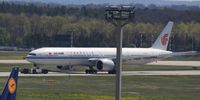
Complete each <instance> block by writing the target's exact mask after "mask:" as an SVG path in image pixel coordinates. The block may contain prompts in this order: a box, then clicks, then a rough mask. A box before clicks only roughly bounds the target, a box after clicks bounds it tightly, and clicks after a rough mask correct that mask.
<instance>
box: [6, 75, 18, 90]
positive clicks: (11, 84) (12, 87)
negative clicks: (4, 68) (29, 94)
mask: <svg viewBox="0 0 200 100" xmlns="http://www.w3.org/2000/svg"><path fill="white" fill-rule="evenodd" d="M16 86H17V84H16V81H15V79H14V78H10V79H9V81H8V90H9V92H10V94H13V93H15V90H16Z"/></svg>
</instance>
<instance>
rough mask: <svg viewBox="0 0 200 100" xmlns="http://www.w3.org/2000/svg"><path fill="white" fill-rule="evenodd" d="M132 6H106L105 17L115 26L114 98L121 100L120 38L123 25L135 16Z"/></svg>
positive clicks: (121, 37)
mask: <svg viewBox="0 0 200 100" xmlns="http://www.w3.org/2000/svg"><path fill="white" fill-rule="evenodd" d="M134 9H135V7H133V6H108V7H106V10H105V11H106V13H105V19H106V20H107V21H108V22H110V23H112V24H113V25H115V26H116V27H117V58H116V66H115V71H116V90H115V91H116V92H115V100H121V70H122V68H121V66H122V59H121V55H122V41H123V40H122V39H123V27H124V26H125V25H126V24H128V23H129V22H132V21H133V20H134V16H135V11H134Z"/></svg>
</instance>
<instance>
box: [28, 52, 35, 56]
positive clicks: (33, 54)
mask: <svg viewBox="0 0 200 100" xmlns="http://www.w3.org/2000/svg"><path fill="white" fill-rule="evenodd" d="M28 55H30V56H36V54H35V53H29V54H28Z"/></svg>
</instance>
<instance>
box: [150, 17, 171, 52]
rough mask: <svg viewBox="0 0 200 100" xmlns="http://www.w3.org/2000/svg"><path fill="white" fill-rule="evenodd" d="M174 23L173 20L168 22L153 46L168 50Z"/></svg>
mask: <svg viewBox="0 0 200 100" xmlns="http://www.w3.org/2000/svg"><path fill="white" fill-rule="evenodd" d="M173 24H174V23H173V22H172V21H169V22H168V24H167V25H166V26H165V28H164V30H163V31H162V32H161V33H160V35H159V37H158V38H157V39H156V41H155V42H154V44H153V45H152V47H151V48H155V49H161V50H167V46H168V43H169V37H170V35H171V31H172V27H173Z"/></svg>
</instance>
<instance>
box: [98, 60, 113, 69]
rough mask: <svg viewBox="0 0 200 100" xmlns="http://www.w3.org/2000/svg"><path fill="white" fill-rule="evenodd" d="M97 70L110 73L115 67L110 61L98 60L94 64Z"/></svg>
mask: <svg viewBox="0 0 200 100" xmlns="http://www.w3.org/2000/svg"><path fill="white" fill-rule="evenodd" d="M96 67H97V69H98V70H104V71H110V70H113V69H114V67H115V64H114V62H113V61H112V60H111V59H100V60H98V61H97V63H96Z"/></svg>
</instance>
